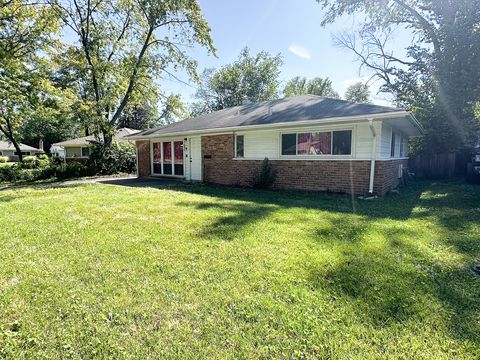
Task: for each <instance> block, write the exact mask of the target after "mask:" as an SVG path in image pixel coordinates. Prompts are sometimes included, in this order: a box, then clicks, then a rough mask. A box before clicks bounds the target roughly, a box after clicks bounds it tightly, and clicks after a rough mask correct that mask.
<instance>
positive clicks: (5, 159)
mask: <svg viewBox="0 0 480 360" xmlns="http://www.w3.org/2000/svg"><path fill="white" fill-rule="evenodd" d="M7 161H8V156H0V163H6V162H7Z"/></svg>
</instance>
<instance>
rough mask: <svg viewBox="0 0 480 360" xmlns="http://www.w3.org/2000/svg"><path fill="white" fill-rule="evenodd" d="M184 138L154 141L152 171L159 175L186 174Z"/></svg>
mask: <svg viewBox="0 0 480 360" xmlns="http://www.w3.org/2000/svg"><path fill="white" fill-rule="evenodd" d="M183 157H184V147H183V140H178V141H159V142H154V143H153V157H152V162H153V166H152V171H153V173H154V174H157V175H170V176H184V174H185V169H184V163H185V162H184V158H183Z"/></svg>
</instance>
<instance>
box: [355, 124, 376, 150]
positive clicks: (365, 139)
mask: <svg viewBox="0 0 480 360" xmlns="http://www.w3.org/2000/svg"><path fill="white" fill-rule="evenodd" d="M374 129H375V133H376V134H377V145H376V148H377V149H376V152H377V154H376V157H377V158H378V157H379V152H380V148H381V140H380V137H381V133H382V123H381V122H375V123H374ZM372 141H373V135H372V131H371V130H370V125H369V124H368V123H363V124H358V125H356V136H355V149H356V151H355V159H370V158H371V157H372Z"/></svg>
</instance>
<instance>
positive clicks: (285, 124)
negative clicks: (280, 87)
mask: <svg viewBox="0 0 480 360" xmlns="http://www.w3.org/2000/svg"><path fill="white" fill-rule="evenodd" d="M410 115H411V114H410V113H408V112H407V111H397V112H386V113H379V114H367V115H357V116H343V117H332V118H325V119H318V120H304V121H295V122H292V121H289V122H280V123H273V124H260V125H245V126H231V127H225V128H211V129H203V130H189V131H181V132H170V133H162V134H156V133H152V134H149V135H141V134H134V135H130V136H128V138H129V139H131V140H148V139H152V138H158V137H168V136H184V135H191V134H198V135H202V134H212V133H222V132H230V131H238V130H255V129H271V128H285V127H297V126H304V125H319V124H330V123H337V122H338V123H343V122H361V121H368V120H370V119H374V120H382V119H388V118H397V117H407V116H410ZM192 121H194V120H192Z"/></svg>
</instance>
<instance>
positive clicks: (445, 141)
mask: <svg viewBox="0 0 480 360" xmlns="http://www.w3.org/2000/svg"><path fill="white" fill-rule="evenodd" d="M317 1H318V2H319V3H320V4H321V6H322V7H323V8H324V9H325V10H326V14H325V16H324V18H323V22H322V23H323V24H324V25H326V24H328V23H331V22H333V21H335V19H337V18H339V17H340V16H343V15H346V14H354V13H361V14H362V19H364V22H363V24H362V26H361V28H360V29H359V30H358V31H357V32H355V33H347V34H342V35H340V36H338V37H337V43H338V44H340V45H342V46H344V47H346V48H348V49H350V50H352V51H353V52H354V53H355V54H356V55H357V56H358V58H359V60H360V62H361V66H362V67H365V68H367V69H369V70H371V71H372V72H373V76H374V77H376V78H377V79H380V80H381V81H382V82H383V86H382V88H381V91H385V92H390V93H392V94H394V95H395V96H396V99H397V102H398V104H399V105H401V106H405V107H407V108H408V109H410V110H412V111H414V112H415V115H416V116H417V118H418V119H419V120H420V121H421V122H422V123H423V125H424V127H425V128H426V129H427V136H426V137H425V142H424V144H425V146H424V150H429V151H444V150H451V149H457V148H460V147H462V146H469V145H472V144H473V143H474V142H476V141H477V139H478V136H479V128H480V126H479V122H478V120H477V119H476V118H475V116H474V104H475V103H476V102H478V101H479V99H480V57H479V54H480V31H478V29H479V12H478V11H479V10H478V9H480V0H461V1H458V0H358V1H351V0H317ZM399 27H401V28H403V29H406V30H407V31H409V32H410V33H411V34H412V43H411V45H410V46H408V47H407V49H406V54H407V55H406V56H405V57H400V56H399V55H398V54H394V53H393V52H392V51H390V50H389V45H390V42H391V39H392V37H391V34H392V32H393V31H394V30H396V29H398V28H399Z"/></svg>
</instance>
